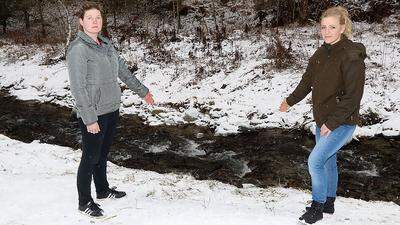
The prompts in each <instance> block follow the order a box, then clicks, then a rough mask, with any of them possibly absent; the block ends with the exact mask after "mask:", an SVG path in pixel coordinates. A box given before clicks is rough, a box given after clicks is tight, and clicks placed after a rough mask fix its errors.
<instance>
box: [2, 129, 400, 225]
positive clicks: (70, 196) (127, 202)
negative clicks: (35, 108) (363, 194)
mask: <svg viewBox="0 0 400 225" xmlns="http://www.w3.org/2000/svg"><path fill="white" fill-rule="evenodd" d="M79 160H80V150H74V149H70V148H66V147H60V146H55V145H48V144H42V143H39V142H37V141H34V142H32V143H28V144H26V143H22V142H19V141H16V140H12V139H10V138H8V137H6V136H3V135H0V184H1V185H0V199H1V201H0V208H1V211H0V224H1V225H23V224H24V225H36V224H37V225H44V224H46V225H47V224H49V225H50V224H57V225H62V224H66V225H71V224H74V225H77V224H85V225H86V224H115V225H117V224H136V225H142V224H143V225H149V224H163V225H168V224H171V225H172V224H173V225H179V224H185V225H186V224H190V225H196V224H199V225H200V224H201V225H203V224H208V225H216V224H221V225H222V224H223V225H235V224H237V225H246V224H248V225H256V224H271V225H272V224H280V225H290V224H297V223H298V220H297V218H298V217H299V215H300V214H301V213H302V211H303V210H304V208H305V205H306V202H307V201H308V200H309V198H310V193H308V192H304V191H299V190H294V189H285V188H269V189H262V188H257V187H254V186H252V185H245V187H244V188H237V187H235V186H231V185H227V184H222V183H220V182H217V181H198V180H195V179H194V178H193V177H191V176H188V175H182V174H158V173H155V172H148V171H142V170H133V169H127V168H123V167H119V166H116V165H114V164H112V163H109V165H108V177H109V181H110V184H111V185H115V186H118V189H120V190H125V191H126V192H127V197H126V198H124V199H119V200H104V201H102V202H100V204H101V206H102V208H103V209H104V210H105V212H106V214H107V216H106V217H105V218H104V219H92V218H89V217H87V216H84V215H82V214H80V213H79V212H78V210H77V205H78V200H77V192H76V171H77V168H78V164H79ZM93 192H94V189H93ZM324 216H325V217H324V219H323V220H322V221H321V222H318V223H317V224H331V225H336V224H337V225H339V224H340V225H342V224H351V225H358V224H359V225H378V224H379V225H385V224H387V225H395V224H400V206H398V205H396V204H394V203H390V202H365V201H362V200H357V199H351V198H342V197H339V198H338V200H337V203H336V213H335V214H334V215H324Z"/></svg>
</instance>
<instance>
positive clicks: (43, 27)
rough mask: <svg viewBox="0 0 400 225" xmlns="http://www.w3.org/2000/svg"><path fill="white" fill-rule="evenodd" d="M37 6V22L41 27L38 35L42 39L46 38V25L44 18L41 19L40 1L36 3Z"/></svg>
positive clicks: (41, 8) (41, 4)
mask: <svg viewBox="0 0 400 225" xmlns="http://www.w3.org/2000/svg"><path fill="white" fill-rule="evenodd" d="M37 3H38V6H39V21H40V25H41V29H40V34H41V35H42V37H46V36H47V34H46V24H45V23H44V17H43V2H42V1H41V0H38V1H37Z"/></svg>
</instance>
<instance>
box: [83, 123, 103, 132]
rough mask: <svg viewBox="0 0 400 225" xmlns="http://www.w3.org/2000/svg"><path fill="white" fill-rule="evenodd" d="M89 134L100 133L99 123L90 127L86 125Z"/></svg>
mask: <svg viewBox="0 0 400 225" xmlns="http://www.w3.org/2000/svg"><path fill="white" fill-rule="evenodd" d="M86 129H87V132H89V133H92V134H97V133H99V132H100V127H99V124H98V123H97V122H95V123H92V124H90V125H86Z"/></svg>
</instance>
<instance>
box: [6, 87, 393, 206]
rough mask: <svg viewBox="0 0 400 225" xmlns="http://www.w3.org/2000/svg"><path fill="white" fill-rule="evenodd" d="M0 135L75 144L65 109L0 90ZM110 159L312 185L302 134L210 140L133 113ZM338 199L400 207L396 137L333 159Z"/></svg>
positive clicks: (353, 146) (226, 177)
mask: <svg viewBox="0 0 400 225" xmlns="http://www.w3.org/2000/svg"><path fill="white" fill-rule="evenodd" d="M0 105H1V107H0V133H1V134H4V135H7V136H9V137H11V138H13V139H17V140H20V141H23V142H31V141H33V140H40V141H41V142H43V143H49V144H56V145H62V146H69V147H72V148H74V149H78V148H79V147H80V133H79V129H78V124H77V121H76V119H74V118H73V117H72V116H71V109H69V108H67V107H61V106H58V105H54V104H49V103H39V102H36V101H21V100H17V99H16V98H15V97H13V96H10V95H9V94H8V92H7V91H5V90H2V91H0ZM117 130H118V134H117V137H116V138H115V142H114V145H113V147H112V149H111V153H110V156H109V159H110V161H112V162H113V163H116V164H118V165H121V166H125V167H128V168H136V169H144V170H152V171H157V172H160V173H169V172H183V173H190V174H192V175H193V176H194V177H196V178H197V179H214V180H219V181H222V182H226V183H230V184H233V185H236V186H239V187H240V186H241V185H242V184H243V183H252V184H254V185H256V186H259V187H270V186H281V187H293V188H300V189H309V188H310V176H309V175H308V171H307V157H308V155H309V152H310V151H311V149H312V147H313V145H314V136H313V135H312V134H310V133H309V132H306V131H304V130H286V129H278V128H269V129H260V130H248V131H246V130H244V131H243V132H242V133H240V134H236V135H230V136H226V137H220V136H218V137H216V136H214V135H213V131H212V130H211V129H209V128H207V127H199V126H195V125H193V124H188V125H179V126H148V125H145V124H144V123H143V121H142V120H141V119H140V118H139V117H137V116H135V115H123V116H121V117H120V122H119V126H118V128H117ZM338 161H339V162H338V165H339V168H340V174H339V176H340V184H339V189H338V195H340V196H346V197H353V198H361V199H364V200H383V201H393V202H395V203H396V204H398V205H400V197H399V196H400V137H390V138H388V137H383V136H378V137H375V138H371V139H360V140H359V141H355V140H353V141H352V142H351V143H350V144H348V145H346V146H345V147H344V148H343V149H342V150H341V151H340V153H339V154H338Z"/></svg>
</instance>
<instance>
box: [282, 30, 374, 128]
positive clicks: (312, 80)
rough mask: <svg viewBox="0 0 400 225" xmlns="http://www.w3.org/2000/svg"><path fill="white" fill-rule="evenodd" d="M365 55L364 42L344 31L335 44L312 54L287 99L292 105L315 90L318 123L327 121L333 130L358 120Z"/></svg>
mask: <svg viewBox="0 0 400 225" xmlns="http://www.w3.org/2000/svg"><path fill="white" fill-rule="evenodd" d="M365 58H366V51H365V47H364V45H363V44H360V43H355V42H352V41H351V40H349V39H347V38H346V37H345V36H344V35H343V36H342V39H341V40H340V41H339V42H337V43H335V44H333V45H329V44H324V45H322V46H321V47H319V48H318V49H317V51H316V52H315V53H314V55H313V56H312V57H311V58H310V60H309V63H308V66H307V70H306V72H305V73H304V75H303V77H302V79H301V81H300V83H299V85H298V86H297V87H296V89H295V90H294V91H293V92H292V93H291V94H290V95H289V97H287V98H286V102H287V103H288V104H289V105H290V106H292V105H294V104H296V103H297V102H299V101H301V100H302V99H303V98H305V97H306V96H307V94H308V93H310V91H312V103H313V114H314V119H315V121H316V123H317V126H319V127H321V126H322V125H323V124H325V125H326V126H327V127H328V128H329V130H331V131H333V130H335V129H336V128H337V127H339V126H340V125H342V124H351V125H354V124H357V123H358V121H359V110H360V101H361V98H362V95H363V91H364V82H365V64H364V59H365Z"/></svg>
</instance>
